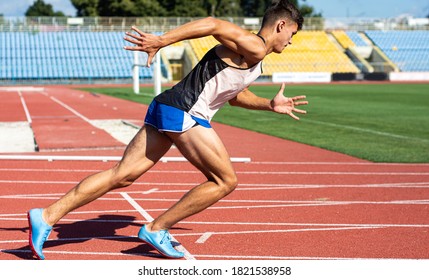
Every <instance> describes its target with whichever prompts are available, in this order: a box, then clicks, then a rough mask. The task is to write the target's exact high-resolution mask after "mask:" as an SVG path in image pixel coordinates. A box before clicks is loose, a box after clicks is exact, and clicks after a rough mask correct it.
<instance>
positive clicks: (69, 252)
mask: <svg viewBox="0 0 429 280" xmlns="http://www.w3.org/2000/svg"><path fill="white" fill-rule="evenodd" d="M27 242H28V241H27ZM0 252H1V253H12V254H13V253H31V251H30V250H14V249H0ZM43 253H48V254H60V255H86V256H91V255H93V256H118V257H124V256H126V254H123V253H117V252H80V251H54V250H43ZM132 255H133V256H145V257H156V256H158V255H157V254H151V253H147V254H139V253H133V254H132ZM195 257H199V258H206V259H238V260H243V259H247V260H378V261H381V260H399V261H403V260H404V259H395V258H356V257H355V258H352V257H350V258H345V257H322V256H320V257H314V256H312V257H308V256H262V255H253V256H248V255H246V256H241V255H202V254H201V255H195Z"/></svg>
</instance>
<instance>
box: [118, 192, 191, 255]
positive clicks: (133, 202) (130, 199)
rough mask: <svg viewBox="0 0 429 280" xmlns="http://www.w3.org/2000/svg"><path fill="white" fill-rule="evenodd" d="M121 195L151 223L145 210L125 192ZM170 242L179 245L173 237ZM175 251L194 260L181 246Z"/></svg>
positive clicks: (149, 216)
mask: <svg viewBox="0 0 429 280" xmlns="http://www.w3.org/2000/svg"><path fill="white" fill-rule="evenodd" d="M120 194H121V195H122V197H123V198H125V200H126V201H128V203H130V204H131V206H133V207H134V209H136V210H137V211H138V212H139V213H140V214H141V215H142V216H143V217H144V218H145V219H146V220H147V221H149V222H151V221H153V218H152V216H151V215H150V214H149V213H148V212H146V210H144V209H143V208H142V207H141V206H140V205H139V204H138V203H137V202H136V201H135V200H134V199H132V198H131V196H129V195H128V193H126V192H121V193H120ZM171 240H173V241H174V242H177V243H180V242H178V241H177V240H176V239H175V238H174V236H171ZM176 248H177V250H178V251H180V252H183V253H184V254H185V259H187V260H195V257H194V256H193V255H192V254H191V253H189V251H188V250H186V248H185V247H184V246H183V245H179V246H176Z"/></svg>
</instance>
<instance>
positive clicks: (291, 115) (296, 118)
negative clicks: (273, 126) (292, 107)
mask: <svg viewBox="0 0 429 280" xmlns="http://www.w3.org/2000/svg"><path fill="white" fill-rule="evenodd" d="M288 115H289V116H290V117H292V118H293V119H295V120H297V121H299V118H298V117H297V116H295V115H294V114H293V113H292V112H291V113H289V114H288Z"/></svg>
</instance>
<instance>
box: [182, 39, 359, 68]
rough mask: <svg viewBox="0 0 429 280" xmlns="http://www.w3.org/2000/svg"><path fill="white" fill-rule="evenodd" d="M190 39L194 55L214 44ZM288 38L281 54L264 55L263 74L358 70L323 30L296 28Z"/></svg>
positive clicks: (201, 52) (207, 40)
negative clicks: (295, 33) (295, 31)
mask: <svg viewBox="0 0 429 280" xmlns="http://www.w3.org/2000/svg"><path fill="white" fill-rule="evenodd" d="M190 42H191V46H192V48H193V49H194V51H195V53H196V54H197V57H198V59H201V58H202V57H203V55H204V54H205V53H206V52H207V50H209V49H210V48H212V47H213V46H214V45H215V44H217V41H216V40H215V39H214V38H213V37H207V38H200V39H194V40H191V41H190ZM292 42H293V43H292V45H290V46H288V47H287V51H284V52H283V53H282V54H275V53H272V54H270V55H268V56H267V57H266V58H265V60H264V64H263V70H264V72H263V75H264V76H271V75H272V74H273V73H275V72H335V73H357V72H359V69H358V68H357V67H356V66H355V65H354V64H353V62H351V61H350V59H349V58H348V57H347V56H346V55H345V54H344V52H342V51H341V50H340V49H339V48H338V47H337V46H336V45H335V44H334V43H333V42H332V41H331V40H330V39H329V38H328V35H327V34H326V32H324V31H300V32H298V34H297V35H295V36H294V38H293V41H292Z"/></svg>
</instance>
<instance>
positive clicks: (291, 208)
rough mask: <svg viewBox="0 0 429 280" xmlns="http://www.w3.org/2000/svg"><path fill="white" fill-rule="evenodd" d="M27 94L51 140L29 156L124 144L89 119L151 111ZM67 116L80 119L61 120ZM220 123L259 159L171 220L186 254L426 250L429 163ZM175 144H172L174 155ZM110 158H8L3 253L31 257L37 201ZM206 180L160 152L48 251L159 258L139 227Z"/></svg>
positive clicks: (68, 94) (2, 182) (235, 151)
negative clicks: (219, 192) (188, 213)
mask: <svg viewBox="0 0 429 280" xmlns="http://www.w3.org/2000/svg"><path fill="white" fill-rule="evenodd" d="M6 94H7V95H10V96H14V97H11V98H10V100H14V102H11V101H9V103H13V104H14V105H13V106H15V107H14V108H15V109H14V110H15V112H16V111H17V110H18V109H19V108H21V107H19V105H20V104H21V103H18V104H15V103H17V102H21V101H20V98H16V96H15V95H17V93H16V92H15V93H13V92H12V93H11V92H6V91H2V89H1V88H0V95H6ZM14 94H15V95H14ZM21 94H22V96H23V98H24V100H25V103H26V105H27V107H28V112H29V114H30V116H31V117H32V119H33V129H34V133H35V138H36V140H37V142H38V143H39V145H40V147H41V148H42V149H41V150H42V151H41V152H39V153H36V152H35V153H32V155H40V154H43V155H52V154H61V155H71V154H72V155H120V154H121V153H122V151H123V149H124V146H125V145H124V144H122V143H119V142H115V141H116V140H115V139H113V138H112V137H111V136H110V135H109V134H108V133H107V132H105V131H102V130H101V131H100V130H97V128H96V127H93V126H92V125H91V124H90V122H88V120H89V121H91V120H94V119H126V120H131V121H134V122H138V121H139V120H141V119H142V118H143V116H144V113H145V110H146V107H145V106H143V105H139V104H135V103H132V102H127V101H122V100H116V99H113V98H110V97H105V96H94V95H91V94H88V93H84V92H80V91H77V90H72V89H67V88H62V87H51V88H45V89H44V91H43V92H24V91H23V92H21ZM51 97H53V98H51ZM58 101H59V102H58ZM37 104H39V105H37ZM41 104H43V105H41ZM60 104H63V105H66V106H63V105H60ZM11 106H12V105H11ZM21 106H22V104H21ZM40 107H43V110H42V109H41V108H40ZM114 107H115V108H116V109H113V108H114ZM7 108H9V107H6V109H5V110H6V111H4V110H3V111H1V112H0V119H2V121H3V122H5V121H8V122H13V121H22V120H23V119H24V120H25V119H26V118H25V112H24V110H23V109H22V112H21V113H20V114H17V113H14V114H15V116H14V117H11V116H12V113H11V114H8V109H7ZM67 108H68V109H67ZM70 109H72V110H70ZM75 113H77V114H75ZM3 114H6V115H8V116H7V117H5V116H2V115H3ZM65 118H69V119H73V120H74V122H61V121H59V120H61V119H65ZM42 120H43V122H44V123H43V125H52V126H53V127H54V128H56V127H57V126H60V127H61V126H62V125H63V126H64V127H66V126H68V127H67V129H66V128H64V127H63V128H61V129H64V130H65V131H69V132H70V134H73V131H77V130H81V129H82V130H83V131H89V130H91V131H92V130H94V131H96V134H97V136H98V137H95V138H94V139H93V140H91V141H94V142H91V143H92V144H93V145H92V146H91V145H88V143H87V142H86V141H89V140H85V141H77V140H76V141H75V142H73V141H70V142H67V143H65V144H63V146H60V144H58V143H61V138H63V137H65V138H67V137H69V135H66V134H64V135H58V134H62V133H56V132H55V131H58V130H56V129H54V131H53V132H49V130H48V129H45V130H43V129H40V130H37V129H36V128H35V126H36V127H37V126H38V125H41V124H40V123H39V121H42ZM46 123H48V124H46ZM70 124H71V125H70ZM69 125H70V126H69ZM214 127H215V129H216V130H217V132H218V133H219V135H220V136H221V138H222V139H223V140H224V142H225V144H226V146H227V148H228V150H229V152H230V155H231V156H232V157H249V158H251V162H250V163H234V167H235V168H236V170H237V175H238V178H239V186H238V187H237V189H236V190H235V191H234V192H233V193H231V194H230V195H229V196H227V197H226V198H225V199H223V200H221V201H219V202H218V203H217V204H215V205H214V206H212V207H210V208H208V209H207V210H205V211H203V212H202V213H199V214H197V215H195V216H193V217H190V218H188V219H186V220H184V221H182V222H180V223H178V224H177V225H176V226H175V227H174V228H173V229H172V230H171V233H172V234H173V235H174V237H175V238H176V239H177V241H178V242H180V244H181V245H182V248H183V249H184V250H186V252H187V258H188V259H209V260H210V259H222V260H224V259H275V260H282V259H373V258H375V259H397V258H400V259H428V258H429V251H428V250H427V248H429V238H428V236H429V235H428V230H429V216H428V214H427V213H429V211H428V210H429V206H428V205H429V164H381V163H370V162H366V161H362V160H359V159H356V158H352V157H349V156H345V155H342V154H338V153H334V152H329V151H326V150H322V149H318V148H314V147H310V146H307V145H303V144H298V143H294V142H291V141H286V140H282V139H278V138H275V137H270V136H265V135H262V134H258V133H254V132H249V131H245V130H241V129H237V128H232V127H229V126H225V125H220V124H215V125H214ZM61 131H62V130H61ZM102 132H103V133H102ZM91 135H93V134H91ZM91 135H84V136H80V137H79V138H84V137H91ZM51 138H53V139H51ZM88 139H89V138H88ZM91 139H92V138H91ZM54 143H55V144H54ZM96 143H98V145H96ZM260 143H264V145H263V146H261V145H260ZM43 147H44V148H43ZM57 147H61V149H60V150H58V149H57ZM100 147H102V148H103V149H100ZM178 155H179V154H178V152H177V151H175V150H174V149H172V150H171V151H170V152H169V153H168V154H167V156H178ZM113 164H114V162H102V161H43V160H0V199H1V204H2V207H1V210H0V220H1V228H0V250H1V251H0V259H3V260H13V259H31V258H32V256H31V252H30V249H29V247H28V241H27V239H28V225H27V221H26V211H27V210H28V209H30V208H33V207H44V206H46V205H48V204H50V203H51V202H52V201H54V200H55V199H57V198H59V197H60V196H61V195H62V194H63V193H65V192H66V191H68V190H69V189H70V188H72V187H73V186H74V185H75V184H76V183H78V182H79V181H80V180H81V179H82V178H84V177H86V176H88V175H90V174H92V173H94V172H97V171H100V170H104V169H106V168H109V167H110V166H112V165H113ZM203 180H204V177H203V176H202V175H201V174H199V173H198V172H197V171H196V170H195V168H193V167H192V166H191V165H190V164H188V163H186V162H167V163H164V162H160V163H159V164H158V165H156V166H155V167H154V168H153V169H152V170H151V171H149V172H148V173H147V174H145V175H143V176H142V177H141V178H140V179H139V180H138V181H137V182H136V183H135V184H133V185H132V186H131V187H129V188H126V189H122V190H119V191H115V192H112V193H109V194H107V195H105V196H104V197H103V198H101V199H99V200H97V201H94V202H93V203H90V204H88V205H86V206H84V207H82V208H80V209H78V210H76V211H75V212H72V213H70V214H69V215H67V216H66V217H65V218H64V219H63V220H61V221H60V223H58V224H57V225H56V226H55V228H54V230H53V232H52V234H51V236H50V239H49V241H47V243H46V245H45V249H44V252H45V256H46V257H47V259H52V260H56V259H80V260H82V259H103V260H104V259H158V258H160V255H159V254H157V253H156V252H154V251H153V250H152V249H151V248H150V247H149V246H147V245H145V244H142V243H141V242H139V240H138V239H137V238H136V234H137V232H138V229H139V227H140V226H141V225H143V224H144V223H146V222H147V221H148V220H150V219H151V218H152V217H156V216H157V215H159V214H160V213H161V212H162V211H164V210H165V209H167V208H168V207H169V206H170V205H172V204H173V203H174V202H176V201H177V200H178V199H179V198H180V197H181V196H182V195H183V194H184V193H185V192H186V191H188V190H189V189H190V188H192V187H193V186H195V185H197V184H198V183H200V182H201V181H203Z"/></svg>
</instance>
